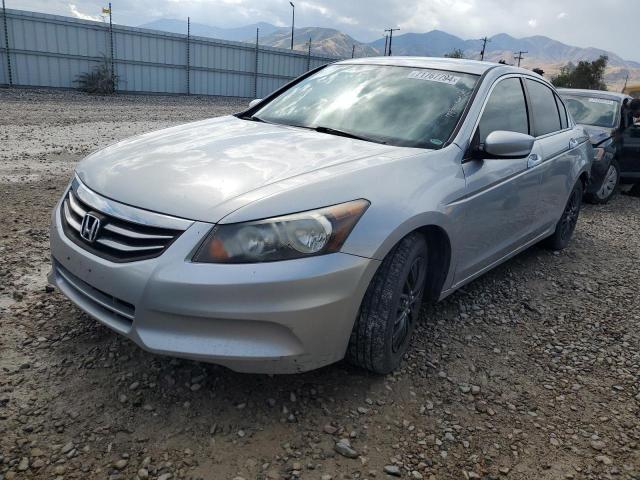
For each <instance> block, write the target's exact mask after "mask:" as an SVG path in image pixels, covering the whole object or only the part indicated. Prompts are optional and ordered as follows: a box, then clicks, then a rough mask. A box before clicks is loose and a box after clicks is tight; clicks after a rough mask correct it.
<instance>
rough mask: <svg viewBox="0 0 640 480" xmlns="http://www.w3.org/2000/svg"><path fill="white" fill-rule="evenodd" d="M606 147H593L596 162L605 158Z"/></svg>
mask: <svg viewBox="0 0 640 480" xmlns="http://www.w3.org/2000/svg"><path fill="white" fill-rule="evenodd" d="M605 153H606V152H605V149H604V148H594V149H593V160H594V161H596V162H599V161H600V160H602V159H603V158H604V154H605Z"/></svg>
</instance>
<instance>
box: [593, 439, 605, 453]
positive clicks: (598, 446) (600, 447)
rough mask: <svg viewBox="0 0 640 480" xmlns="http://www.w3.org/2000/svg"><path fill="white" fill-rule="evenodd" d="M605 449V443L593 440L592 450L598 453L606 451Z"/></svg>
mask: <svg viewBox="0 0 640 480" xmlns="http://www.w3.org/2000/svg"><path fill="white" fill-rule="evenodd" d="M604 447H606V445H605V443H604V442H603V441H601V440H592V441H591V448H593V449H594V450H597V451H599V452H600V451H602V450H604Z"/></svg>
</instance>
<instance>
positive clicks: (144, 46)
mask: <svg viewBox="0 0 640 480" xmlns="http://www.w3.org/2000/svg"><path fill="white" fill-rule="evenodd" d="M6 13H7V23H8V25H7V27H8V28H7V30H8V32H9V49H10V57H11V66H12V79H13V84H14V85H24V86H45V87H66V88H74V87H76V86H77V84H76V83H75V80H76V78H77V76H78V75H79V74H81V73H84V72H88V71H90V70H91V69H92V68H93V67H95V66H96V65H98V63H99V62H101V61H104V59H107V60H109V59H110V55H111V45H110V33H109V25H108V24H105V23H101V22H92V21H87V20H80V19H76V18H71V17H63V16H59V15H48V14H42V13H35V12H27V11H22V10H12V9H7V10H6ZM0 35H2V36H0V40H1V41H0V61H2V67H1V68H0V84H4V85H6V84H7V83H8V81H9V80H8V74H7V60H6V58H7V51H6V48H5V45H4V31H3V27H2V25H1V22H0ZM113 41H114V63H115V70H116V75H117V76H118V90H120V91H129V92H141V93H144V92H149V93H176V94H184V93H194V94H202V95H223V96H238V97H253V96H254V92H255V95H256V96H258V97H264V96H266V95H268V94H269V93H270V92H272V91H273V90H275V89H277V88H278V87H280V86H282V85H283V84H285V83H287V82H288V81H290V80H291V79H293V78H295V77H297V76H298V75H301V74H302V73H304V72H305V71H306V70H307V68H308V67H310V68H315V67H318V66H320V65H324V64H326V63H329V62H333V61H335V60H337V58H332V57H326V56H317V55H311V57H309V56H308V54H307V53H306V52H300V51H293V52H292V51H290V50H286V49H280V48H273V47H267V46H260V47H259V50H258V62H257V65H258V72H257V76H256V49H255V44H252V43H243V42H233V41H227V40H218V39H212V38H206V37H191V39H190V42H189V49H190V76H189V79H188V78H187V35H186V34H185V35H181V34H175V33H169V32H160V31H156V30H148V29H143V28H135V27H125V26H122V25H114V26H113ZM188 83H190V92H189V91H188V90H187V88H188V87H187V85H188Z"/></svg>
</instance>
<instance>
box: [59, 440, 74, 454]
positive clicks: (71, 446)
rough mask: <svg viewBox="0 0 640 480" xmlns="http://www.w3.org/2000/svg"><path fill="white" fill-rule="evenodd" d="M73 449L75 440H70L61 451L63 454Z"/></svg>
mask: <svg viewBox="0 0 640 480" xmlns="http://www.w3.org/2000/svg"><path fill="white" fill-rule="evenodd" d="M71 450H73V442H69V443H67V444H65V446H64V447H62V448H61V449H60V453H62V454H63V455H66V454H67V453H69V452H70V451H71Z"/></svg>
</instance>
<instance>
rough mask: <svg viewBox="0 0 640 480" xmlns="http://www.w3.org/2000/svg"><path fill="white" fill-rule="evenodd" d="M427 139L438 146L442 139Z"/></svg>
mask: <svg viewBox="0 0 640 480" xmlns="http://www.w3.org/2000/svg"><path fill="white" fill-rule="evenodd" d="M429 141H430V142H431V143H432V144H434V145H438V146H440V145H442V140H440V139H439V138H432V139H431V140H429Z"/></svg>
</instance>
